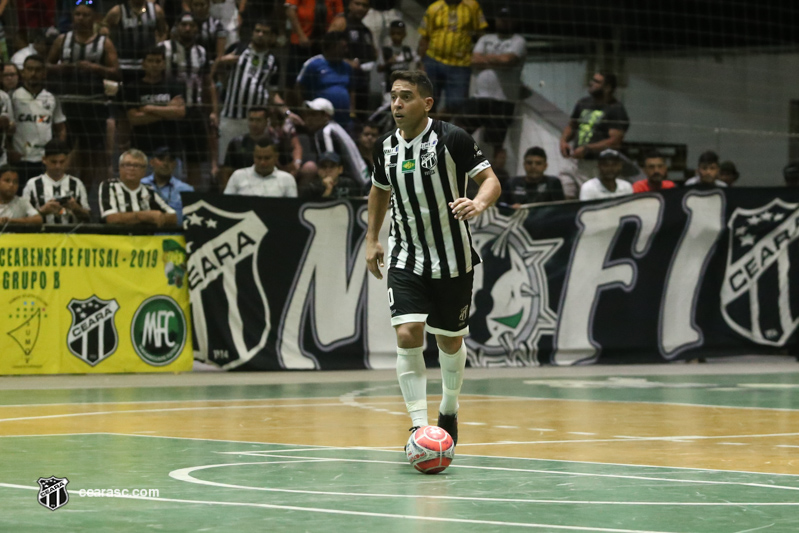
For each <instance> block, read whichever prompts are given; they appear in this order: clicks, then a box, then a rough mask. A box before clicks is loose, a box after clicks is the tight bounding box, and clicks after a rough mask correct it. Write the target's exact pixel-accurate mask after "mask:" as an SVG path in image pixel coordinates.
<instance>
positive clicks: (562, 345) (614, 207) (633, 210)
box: [553, 196, 663, 365]
mask: <svg viewBox="0 0 799 533" xmlns="http://www.w3.org/2000/svg"><path fill="white" fill-rule="evenodd" d="M662 215H663V199H662V198H661V197H659V196H645V197H638V198H635V197H633V198H627V199H624V200H621V201H619V202H614V203H610V204H602V205H599V206H590V207H586V208H584V209H581V210H580V212H579V213H578V214H577V223H578V225H579V227H580V231H579V233H578V235H577V242H576V243H575V245H574V249H573V251H572V257H571V261H570V262H569V269H568V272H567V273H566V281H565V283H564V289H563V295H562V296H561V305H560V317H559V321H558V327H557V330H556V332H555V342H554V344H555V354H554V356H553V361H554V362H555V364H558V365H571V364H575V363H578V362H580V363H589V362H594V361H595V360H596V359H597V358H598V357H599V348H601V346H599V345H598V344H597V343H596V341H594V339H593V321H594V312H595V310H596V306H597V303H598V302H599V297H600V295H601V293H602V292H603V291H606V290H608V289H613V288H621V289H623V290H625V291H630V290H631V289H632V288H633V286H634V285H635V279H636V274H637V272H636V264H635V262H634V261H632V260H629V259H623V260H619V261H613V262H608V261H599V260H597V259H598V258H600V257H601V258H607V257H608V254H609V253H610V251H611V250H612V249H613V247H614V245H615V243H616V239H617V238H618V236H619V233H620V232H621V229H622V226H623V225H624V223H625V222H635V223H636V224H637V225H638V231H637V233H636V235H635V241H634V246H633V250H632V254H633V257H635V258H640V257H643V256H644V255H645V254H646V252H647V250H648V249H649V246H650V244H651V243H652V237H654V235H655V232H656V231H657V229H658V227H659V226H660V222H661V217H662ZM586 300H589V301H593V303H592V304H591V305H588V304H587V302H586Z"/></svg>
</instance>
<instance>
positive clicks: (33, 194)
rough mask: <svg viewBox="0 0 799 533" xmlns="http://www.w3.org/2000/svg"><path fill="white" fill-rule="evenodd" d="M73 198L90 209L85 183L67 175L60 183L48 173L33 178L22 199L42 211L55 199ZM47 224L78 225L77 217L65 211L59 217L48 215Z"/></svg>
mask: <svg viewBox="0 0 799 533" xmlns="http://www.w3.org/2000/svg"><path fill="white" fill-rule="evenodd" d="M65 196H72V197H73V198H75V201H76V202H78V203H79V204H80V205H81V206H82V207H83V208H85V209H89V197H88V195H87V194H86V187H85V186H84V185H83V182H82V181H80V180H79V179H78V178H76V177H75V176H70V175H69V174H66V175H65V176H64V177H63V178H61V179H60V180H58V181H55V180H53V179H52V178H51V177H50V176H48V175H47V174H46V173H45V174H42V175H40V176H36V177H35V178H31V179H30V180H28V182H27V183H26V184H25V189H23V191H22V197H23V198H25V199H27V200H28V201H29V202H30V203H31V205H32V206H33V207H35V208H36V209H41V208H42V206H44V204H46V203H47V202H49V201H50V200H52V199H54V198H63V197H65ZM44 223H45V224H77V223H78V220H77V218H75V215H73V214H72V213H70V212H69V211H66V210H65V211H64V213H63V214H59V215H46V216H45V217H44Z"/></svg>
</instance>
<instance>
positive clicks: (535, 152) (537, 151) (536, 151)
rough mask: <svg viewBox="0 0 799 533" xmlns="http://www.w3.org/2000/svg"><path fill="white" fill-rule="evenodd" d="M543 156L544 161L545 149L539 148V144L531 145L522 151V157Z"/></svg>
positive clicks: (545, 157) (545, 156)
mask: <svg viewBox="0 0 799 533" xmlns="http://www.w3.org/2000/svg"><path fill="white" fill-rule="evenodd" d="M533 156H535V157H543V158H544V161H546V159H547V153H546V151H545V150H544V149H543V148H541V147H540V146H533V147H532V148H528V149H527V151H526V152H524V158H525V159H527V158H528V157H533Z"/></svg>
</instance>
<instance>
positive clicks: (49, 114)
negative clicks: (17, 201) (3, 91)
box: [9, 55, 67, 188]
mask: <svg viewBox="0 0 799 533" xmlns="http://www.w3.org/2000/svg"><path fill="white" fill-rule="evenodd" d="M44 63H45V62H44V58H43V57H42V56H40V55H32V56H28V58H27V59H25V65H24V67H23V69H22V87H19V88H18V89H17V90H15V91H14V92H13V93H12V94H11V106H12V108H13V109H14V116H15V117H16V120H15V121H14V122H15V123H16V126H17V129H16V130H15V131H14V139H13V151H12V152H11V153H10V154H9V160H10V161H11V162H12V163H13V164H14V165H15V166H16V168H17V171H18V173H19V181H20V185H21V186H22V187H23V188H24V187H25V183H26V182H27V181H28V179H30V178H32V177H33V176H38V175H39V174H42V173H43V172H44V165H43V164H42V156H43V155H44V145H46V144H47V143H48V142H49V141H50V140H51V139H58V140H60V141H66V139H67V124H66V122H67V117H65V116H64V113H63V111H62V110H61V103H60V102H59V100H58V99H57V98H56V97H55V95H54V94H53V93H51V92H50V91H48V90H47V89H45V88H44V79H45V67H44Z"/></svg>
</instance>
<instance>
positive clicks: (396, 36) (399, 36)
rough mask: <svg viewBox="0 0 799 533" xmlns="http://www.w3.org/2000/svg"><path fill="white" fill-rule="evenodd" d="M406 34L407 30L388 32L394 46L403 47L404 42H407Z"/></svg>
mask: <svg viewBox="0 0 799 533" xmlns="http://www.w3.org/2000/svg"><path fill="white" fill-rule="evenodd" d="M406 34H407V32H406V31H405V28H392V29H391V30H389V32H388V35H389V37H391V44H393V45H394V46H399V45H401V44H402V41H404V40H405V36H406Z"/></svg>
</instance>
